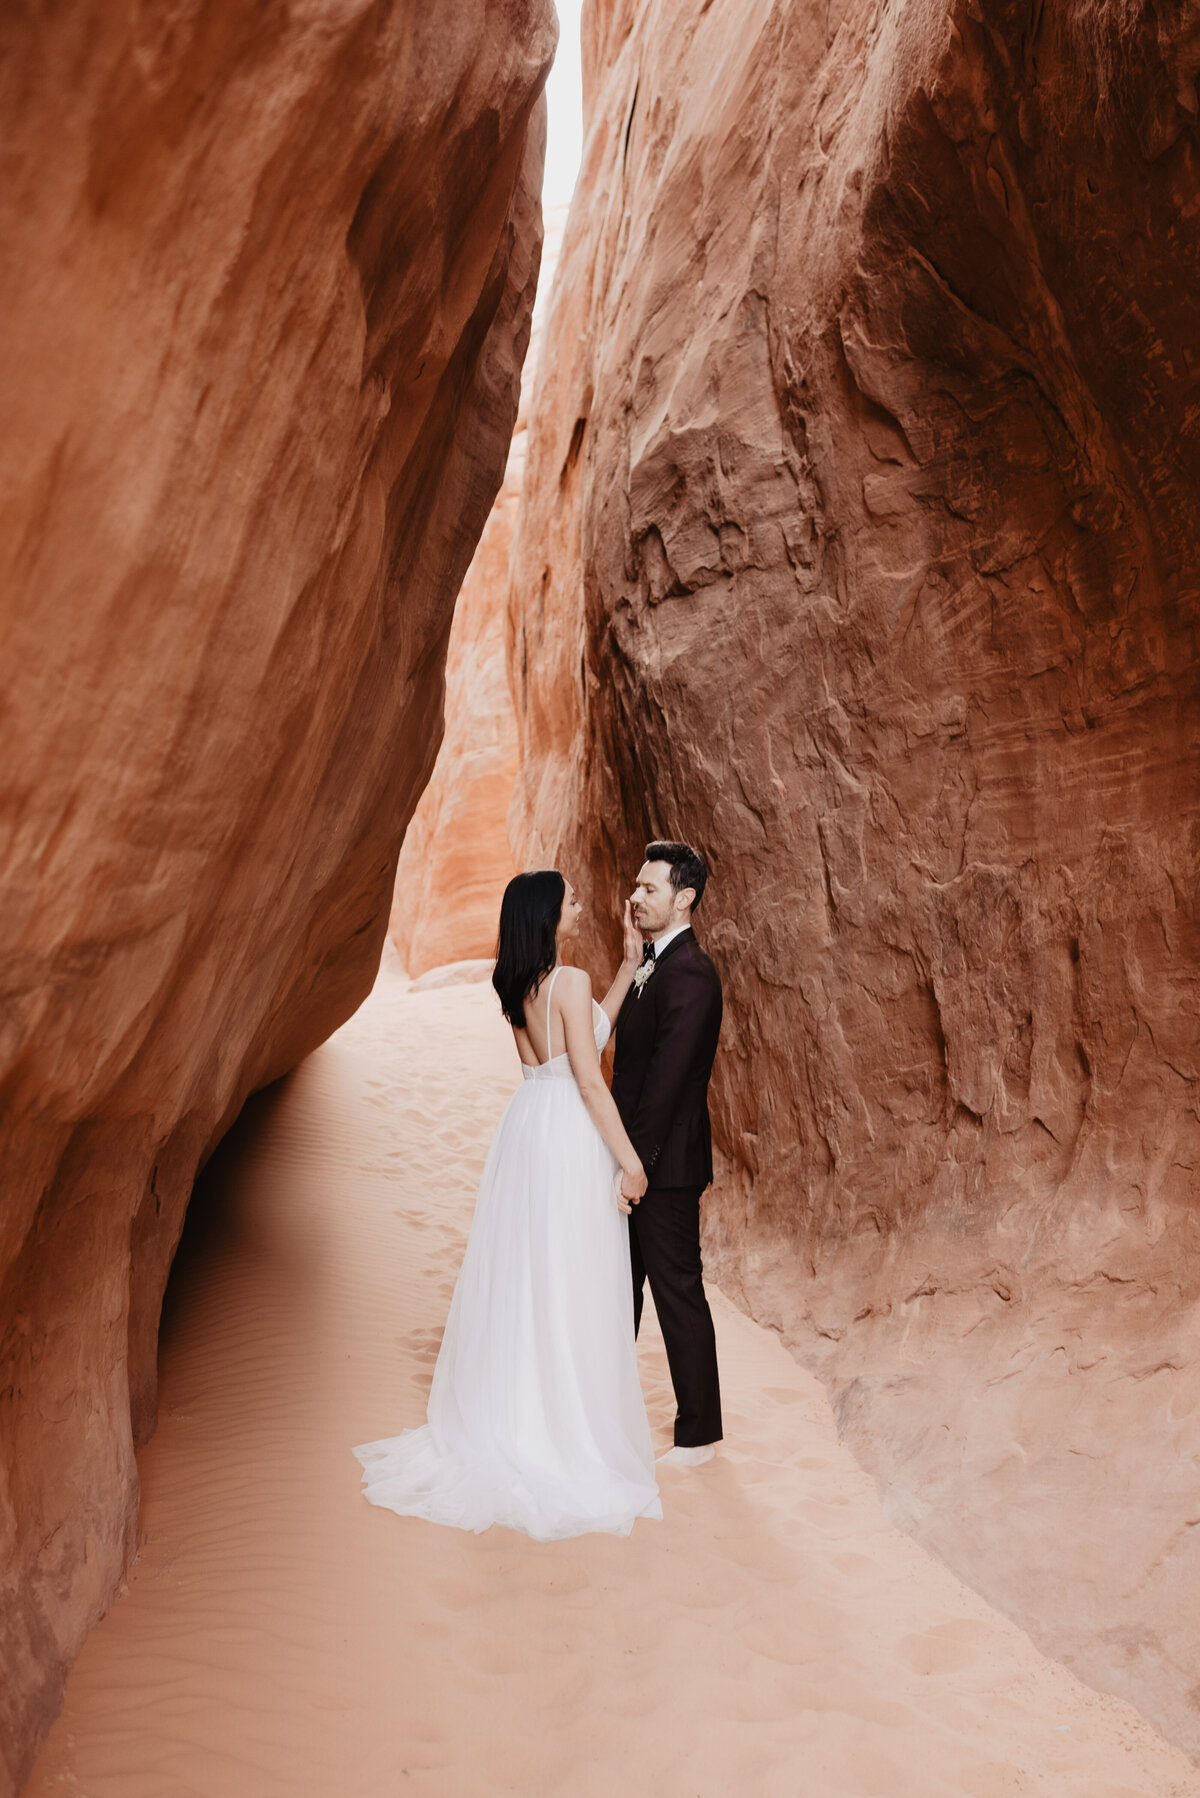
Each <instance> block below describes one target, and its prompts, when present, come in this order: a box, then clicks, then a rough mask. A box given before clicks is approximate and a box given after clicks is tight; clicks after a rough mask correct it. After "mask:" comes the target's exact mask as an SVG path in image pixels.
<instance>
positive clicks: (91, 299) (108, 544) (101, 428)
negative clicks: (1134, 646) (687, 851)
mask: <svg viewBox="0 0 1200 1798" xmlns="http://www.w3.org/2000/svg"><path fill="white" fill-rule="evenodd" d="M554 29H555V28H554V18H553V12H552V10H551V7H550V5H549V0H501V4H499V5H488V6H484V5H483V4H482V3H481V0H454V3H453V4H452V5H451V6H450V7H449V8H446V7H443V8H440V9H439V10H438V13H437V16H436V18H435V17H434V16H433V15H432V14H430V13H429V12H428V10H427V9H426V10H422V9H421V8H420V7H417V6H414V5H412V4H408V3H399V0H396V3H393V4H382V5H374V6H367V5H365V4H361V3H358V0H354V3H351V4H346V5H341V6H338V7H335V8H333V9H329V8H325V9H318V10H317V11H316V12H314V11H311V10H310V11H309V12H305V11H303V10H301V11H299V12H295V11H293V12H290V13H285V12H282V11H279V10H277V9H266V10H263V9H261V8H250V9H244V10H243V11H241V12H238V11H237V10H236V9H234V10H232V11H231V10H230V9H229V8H227V7H221V6H218V5H215V4H212V3H211V0H197V3H196V4H193V5H189V6H187V7H184V8H170V9H167V11H166V12H161V13H160V12H156V11H155V10H154V9H153V8H146V7H142V6H134V7H128V8H125V9H123V10H122V9H114V8H111V7H108V6H104V5H100V4H91V3H89V4H85V5H82V6H76V7H71V8H66V9H62V8H59V9H53V10H52V11H50V12H46V11H45V9H33V10H31V9H28V8H20V7H19V8H16V9H10V10H9V11H8V12H7V13H6V16H5V18H4V20H3V23H2V24H0V93H2V95H3V106H4V118H5V168H6V171H7V179H6V182H5V191H4V197H3V200H0V208H2V211H3V224H4V241H5V256H4V265H3V274H2V275H0V281H2V283H3V298H2V304H3V313H4V318H5V331H4V334H3V339H2V343H0V362H2V364H3V372H2V376H0V382H2V386H3V391H4V393H5V397H6V401H7V406H8V415H7V429H6V431H5V435H4V440H3V444H2V445H0V457H2V459H3V466H2V473H0V556H2V557H3V564H4V583H3V593H4V598H3V608H4V619H5V629H6V679H5V693H4V704H3V709H2V710H0V745H2V749H0V753H2V758H3V767H4V774H5V779H4V792H3V797H4V806H3V854H2V857H0V881H2V901H3V903H2V905H0V971H2V979H3V1005H2V1007H0V1091H2V1095H3V1154H4V1170H5V1192H4V1201H3V1209H2V1211H0V1363H2V1371H0V1462H2V1471H0V1546H2V1550H3V1563H4V1574H3V1584H2V1587H0V1744H2V1755H0V1790H3V1791H5V1792H13V1791H15V1790H16V1789H17V1788H18V1787H19V1785H20V1783H21V1780H22V1778H23V1776H24V1773H25V1771H26V1770H27V1768H28V1766H29V1764H30V1761H31V1759H32V1755H33V1751H34V1749H35V1747H36V1743H37V1740H38V1739H39V1737H40V1735H41V1733H42V1732H43V1731H44V1729H45V1727H46V1725H47V1724H48V1722H49V1720H50V1718H51V1717H52V1715H53V1714H54V1711H55V1709H56V1707H57V1705H58V1702H59V1697H60V1693H61V1688H62V1681H63V1676H64V1669H65V1667H66V1665H67V1664H68V1663H69V1661H70V1660H71V1658H72V1656H73V1654H74V1653H75V1652H76V1650H77V1649H78V1646H79V1643H80V1641H81V1639H82V1637H83V1635H84V1633H85V1631H86V1630H87V1628H88V1627H89V1626H90V1625H91V1624H92V1623H93V1622H94V1621H95V1620H96V1619H97V1617H99V1616H100V1615H101V1613H102V1612H103V1611H104V1609H105V1607H106V1605H107V1604H108V1602H109V1600H110V1598H111V1595H112V1593H113V1591H114V1589H115V1587H116V1585H117V1583H118V1581H119V1580H120V1577H121V1573H122V1569H123V1567H124V1565H125V1562H126V1559H127V1556H128V1554H129V1553H130V1551H131V1547H132V1543H133V1535H134V1528H135V1522H136V1511H137V1478H136V1468H135V1462H134V1454H133V1450H134V1444H135V1441H136V1440H138V1439H139V1438H141V1437H144V1436H145V1434H146V1433H147V1432H148V1431H149V1430H150V1429H151V1428H152V1425H153V1420H154V1405H155V1345H156V1337H157V1329H158V1317H159V1308H160V1303H161V1298H162V1293H163V1287H164V1283H165V1281H166V1277H167V1272H168V1269H169V1266H170V1262H171V1258H172V1255H173V1252H174V1248H175V1245H176V1243H177V1240H178V1236H179V1231H180V1228H181V1225H182V1220H183V1214H184V1209H185V1206H186V1203H187V1199H188V1195H189V1192H190V1189H191V1184H192V1179H193V1176H194V1174H195V1171H196V1167H197V1164H198V1163H199V1162H200V1161H201V1160H202V1159H203V1158H204V1156H205V1155H206V1153H207V1152H208V1150H209V1149H210V1147H211V1146H212V1144H213V1143H214V1142H215V1141H216V1139H217V1138H218V1137H219V1136H220V1134H221V1133H222V1131H223V1129H224V1128H225V1127H226V1126H227V1124H228V1122H229V1121H230V1120H231V1119H232V1118H233V1116H234V1115H235V1114H236V1113H237V1111H238V1109H239V1107H240V1105H241V1104H242V1102H243V1100H244V1098H245V1097H246V1095H247V1093H248V1092H250V1091H251V1090H252V1089H254V1088H256V1087H259V1086H261V1085H263V1084H264V1083H266V1082H269V1081H271V1080H272V1079H274V1078H275V1077H276V1076H278V1075H279V1074H281V1073H283V1072H284V1071H285V1070H286V1069H288V1068H290V1067H292V1066H293V1065H294V1064H295V1063H296V1062H297V1060H298V1059H299V1058H300V1057H302V1056H303V1055H304V1054H306V1053H307V1051H308V1050H310V1049H311V1048H312V1047H313V1046H314V1045H315V1044H317V1043H318V1042H319V1041H321V1040H322V1039H323V1038H324V1037H325V1036H327V1035H328V1034H329V1032H330V1031H331V1030H332V1029H333V1028H335V1027H336V1026H337V1025H338V1024H339V1023H340V1022H341V1021H342V1020H343V1019H345V1018H346V1017H347V1016H348V1015H349V1013H350V1012H351V1011H353V1010H354V1008H355V1007H356V1005H357V1004H358V1003H359V1002H360V1000H361V999H362V998H363V996H364V995H365V994H366V993H367V991H368V990H369V988H370V986H371V984H372V980H373V978H374V974H375V971H376V968H377V965H378V961H379V955H380V951H381V948H382V945H383V942H384V936H385V931H386V927H387V917H388V905H389V900H390V895H391V886H392V877H393V874H394V870H395V862H396V856H397V853H398V849H399V844H400V841H401V838H402V835H403V832H404V827H405V825H406V823H407V821H408V818H409V816H410V815H411V812H412V810H413V807H414V805H415V803H416V800H417V797H418V795H419V793H420V791H421V789H422V787H423V785H424V783H425V781H426V780H427V778H428V776H429V772H430V769H431V767H432V764H433V759H434V756H435V754H436V751H437V746H438V742H439V740H440V736H441V729H442V725H441V708H442V697H443V680H442V664H443V660H444V656H445V649H446V640H447V634H448V631H449V627H450V618H451V610H452V607H453V602H454V597H455V593H456V591H457V588H458V586H459V584H460V582H461V580H462V576H463V573H464V571H465V569H466V567H467V564H468V562H469V560H470V558H471V555H472V553H473V551H474V548H475V544H476V541H477V539H478V537H479V533H480V531H481V529H482V527H483V524H484V521H485V519H486V517H487V514H488V510H489V507H490V505H491V503H492V500H493V498H494V496H495V493H496V490H497V487H498V485H499V483H500V480H501V476H502V473H503V470H504V464H505V458H506V455H507V451H508V446H509V439H510V436H511V432H512V426H513V420H514V417H515V413H516V406H517V397H518V388H519V379H520V370H521V363H522V359H523V356H524V353H525V347H526V343H527V341H528V333H529V318H530V308H531V304H532V299H533V291H534V287H535V284H536V278H537V267H538V257H539V253H540V241H541V218H540V205H539V197H538V196H539V190H540V185H541V166H542V156H543V150H544V129H545V128H544V113H543V109H542V103H541V101H540V98H539V96H540V92H541V88H542V84H543V82H544V79H545V75H546V71H547V68H548V65H549V61H550V58H551V55H552V51H553V43H554Z"/></svg>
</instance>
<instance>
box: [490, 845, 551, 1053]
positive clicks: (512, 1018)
mask: <svg viewBox="0 0 1200 1798" xmlns="http://www.w3.org/2000/svg"><path fill="white" fill-rule="evenodd" d="M566 891H567V883H566V881H565V880H564V879H563V877H562V875H561V874H560V873H559V871H558V869H557V868H535V869H534V871H533V872H532V873H531V874H514V875H513V877H512V879H511V880H510V881H509V883H508V885H507V886H506V887H505V889H504V897H503V899H502V900H501V901H500V937H499V940H498V942H497V944H496V966H495V967H494V968H493V970H492V985H493V986H494V987H495V989H496V992H497V994H498V995H499V998H500V1009H501V1011H502V1012H503V1013H504V1015H505V1017H506V1018H507V1019H508V1021H509V1023H510V1024H513V1025H515V1026H516V1027H517V1029H524V1026H525V1001H526V999H527V998H528V997H529V995H530V993H531V992H532V991H533V989H534V987H535V986H537V985H538V983H539V981H541V980H542V979H543V977H544V976H545V975H547V974H548V973H549V972H550V970H551V968H552V967H553V966H554V964H555V962H556V961H557V960H558V943H557V940H556V936H557V931H558V921H559V919H560V918H561V917H562V907H563V899H564V897H565V895H566Z"/></svg>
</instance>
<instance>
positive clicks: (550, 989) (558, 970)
mask: <svg viewBox="0 0 1200 1798" xmlns="http://www.w3.org/2000/svg"><path fill="white" fill-rule="evenodd" d="M561 972H562V970H561V968H555V970H554V972H553V974H551V976H550V984H549V986H548V987H547V988H546V1061H553V1060H554V1057H553V1055H551V1053H550V995H551V993H552V992H553V991H554V982H555V981H556V980H557V979H558V976H559V974H560V973H561ZM542 1066H543V1067H544V1066H545V1062H543V1063H542Z"/></svg>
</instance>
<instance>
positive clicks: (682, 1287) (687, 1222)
mask: <svg viewBox="0 0 1200 1798" xmlns="http://www.w3.org/2000/svg"><path fill="white" fill-rule="evenodd" d="M703 1191H704V1188H703V1187H702V1186H651V1187H649V1188H648V1189H647V1191H646V1192H645V1193H644V1195H643V1197H642V1199H641V1202H640V1203H639V1204H637V1205H635V1206H634V1208H633V1210H632V1212H631V1213H630V1217H629V1254H630V1260H631V1262H632V1264H633V1333H634V1335H635V1336H636V1335H637V1332H638V1328H639V1326H640V1324H641V1321H642V1292H643V1288H644V1286H645V1282H646V1281H647V1280H649V1282H650V1294H651V1297H652V1298H653V1300H654V1309H655V1311H656V1312H657V1313H658V1321H659V1324H660V1326H661V1328H662V1333H663V1342H664V1343H665V1345H666V1350H667V1364H668V1366H669V1367H670V1369H671V1383H672V1385H673V1386H674V1388H675V1402H676V1405H677V1407H678V1409H677V1412H676V1417H675V1441H676V1444H677V1445H679V1446H682V1447H685V1448H699V1447H700V1446H701V1445H702V1444H704V1443H706V1442H719V1441H720V1439H721V1386H720V1380H719V1378H718V1376H717V1338H716V1332H715V1331H714V1329H713V1320H712V1312H711V1311H710V1310H709V1308H708V1300H707V1298H706V1297H705V1296H704V1277H703V1276H704V1269H703V1265H702V1263H701V1259H700V1194H701V1193H702V1192H703Z"/></svg>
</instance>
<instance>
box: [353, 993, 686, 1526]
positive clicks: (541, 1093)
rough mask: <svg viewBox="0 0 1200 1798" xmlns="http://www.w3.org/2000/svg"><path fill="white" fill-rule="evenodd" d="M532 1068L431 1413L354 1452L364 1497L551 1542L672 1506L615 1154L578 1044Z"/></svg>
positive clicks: (484, 1202) (507, 1120) (450, 1325)
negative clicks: (574, 1057) (583, 1088)
mask: <svg viewBox="0 0 1200 1798" xmlns="http://www.w3.org/2000/svg"><path fill="white" fill-rule="evenodd" d="M556 972H557V971H556ZM554 979H555V976H554V975H552V976H551V978H550V983H549V986H548V987H547V991H546V1035H547V1044H549V1032H550V993H551V991H552V990H553V986H554ZM593 1004H595V1001H593ZM595 1010H596V1014H597V1016H596V1047H597V1049H598V1050H599V1049H603V1047H604V1045H605V1043H606V1042H607V1041H608V1035H609V1024H608V1018H607V1017H606V1015H605V1013H604V1012H603V1010H602V1009H601V1007H600V1006H599V1005H596V1006H595ZM524 1075H525V1078H524V1080H523V1082H522V1084H521V1086H520V1087H519V1088H518V1090H517V1091H516V1092H515V1093H514V1094H513V1096H512V1099H511V1100H510V1101H509V1104H508V1108H507V1110H506V1111H505V1113H504V1116H503V1117H502V1118H501V1120H500V1123H499V1126H498V1127H497V1130H496V1134H495V1136H494V1138H493V1139H492V1146H491V1148H490V1149H489V1151H488V1157H487V1161H486V1163H485V1164H484V1169H483V1177H482V1179H481V1181H480V1184H479V1194H478V1197H477V1199H476V1202H475V1217H474V1220H473V1222H472V1224H471V1235H470V1239H469V1241H468V1243H467V1248H466V1253H465V1255H464V1256H463V1263H462V1267H461V1269H460V1271H459V1276H458V1283H457V1285H456V1286H455V1289H454V1298H453V1300H452V1301H451V1305H450V1315H449V1317H448V1319H447V1322H446V1331H445V1335H444V1337H443V1338H442V1347H441V1352H440V1353H439V1355H438V1360H437V1367H436V1369H435V1370H434V1375H433V1387H432V1390H431V1392H430V1395H429V1405H428V1409H427V1411H426V1417H427V1419H428V1422H427V1423H426V1424H425V1425H424V1427H423V1428H421V1429H417V1430H406V1431H405V1432H404V1434H403V1435H400V1436H392V1437H389V1438H388V1439H387V1440H385V1441H382V1442H367V1443H364V1444H363V1445H362V1446H361V1447H359V1448H356V1449H355V1450H354V1453H355V1454H356V1455H357V1456H358V1459H359V1460H360V1461H361V1462H362V1465H363V1468H364V1473H363V1485H364V1488H365V1492H366V1497H367V1498H368V1499H369V1500H370V1502H371V1503H372V1504H373V1505H383V1506H386V1508H387V1509H388V1510H391V1511H398V1512H400V1513H401V1514H402V1515H403V1516H409V1517H426V1518H428V1519H429V1520H430V1521H431V1522H433V1523H448V1524H453V1525H454V1526H455V1527H456V1528H458V1529H464V1530H476V1531H478V1530H485V1529H487V1528H488V1527H489V1526H490V1525H491V1524H493V1523H502V1524H507V1525H508V1526H509V1527H510V1528H511V1529H517V1530H524V1531H525V1532H526V1534H527V1535H530V1536H534V1537H536V1538H537V1539H538V1540H539V1541H542V1542H547V1541H553V1540H557V1539H558V1538H560V1537H563V1536H579V1535H584V1534H586V1533H587V1532H589V1531H591V1530H605V1531H609V1532H611V1533H613V1534H614V1535H621V1536H625V1535H628V1534H629V1531H630V1530H631V1529H632V1527H633V1523H634V1520H635V1518H638V1517H661V1516H662V1506H661V1503H660V1501H659V1496H658V1487H657V1485H656V1483H655V1479H654V1452H653V1449H652V1447H651V1443H650V1429H649V1425H648V1423H647V1421H646V1408H645V1404H644V1401H643V1399H642V1389H641V1384H640V1381H639V1379H638V1370H637V1357H636V1349H635V1344H634V1337H633V1285H632V1280H631V1276H630V1268H629V1232H628V1226H627V1224H626V1221H625V1218H624V1217H623V1216H622V1214H621V1213H620V1212H619V1211H618V1209H617V1206H616V1202H615V1197H614V1190H613V1180H614V1176H615V1174H616V1162H615V1160H614V1158H613V1156H612V1154H611V1152H610V1151H609V1149H608V1148H607V1147H606V1145H605V1143H604V1140H603V1138H602V1137H601V1135H600V1132H599V1131H598V1130H597V1128H596V1126H595V1124H594V1123H593V1122H592V1119H591V1117H590V1116H589V1114H588V1111H587V1107H586V1106H585V1105H584V1102H583V1098H582V1096H581V1094H580V1091H579V1088H578V1086H577V1085H576V1083H575V1076H574V1074H573V1073H572V1072H571V1064H570V1062H569V1061H568V1059H567V1057H566V1055H565V1054H563V1055H555V1056H553V1057H552V1058H551V1059H550V1060H549V1061H546V1062H543V1063H542V1065H541V1066H540V1067H536V1068H531V1067H526V1068H525V1069H524Z"/></svg>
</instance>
